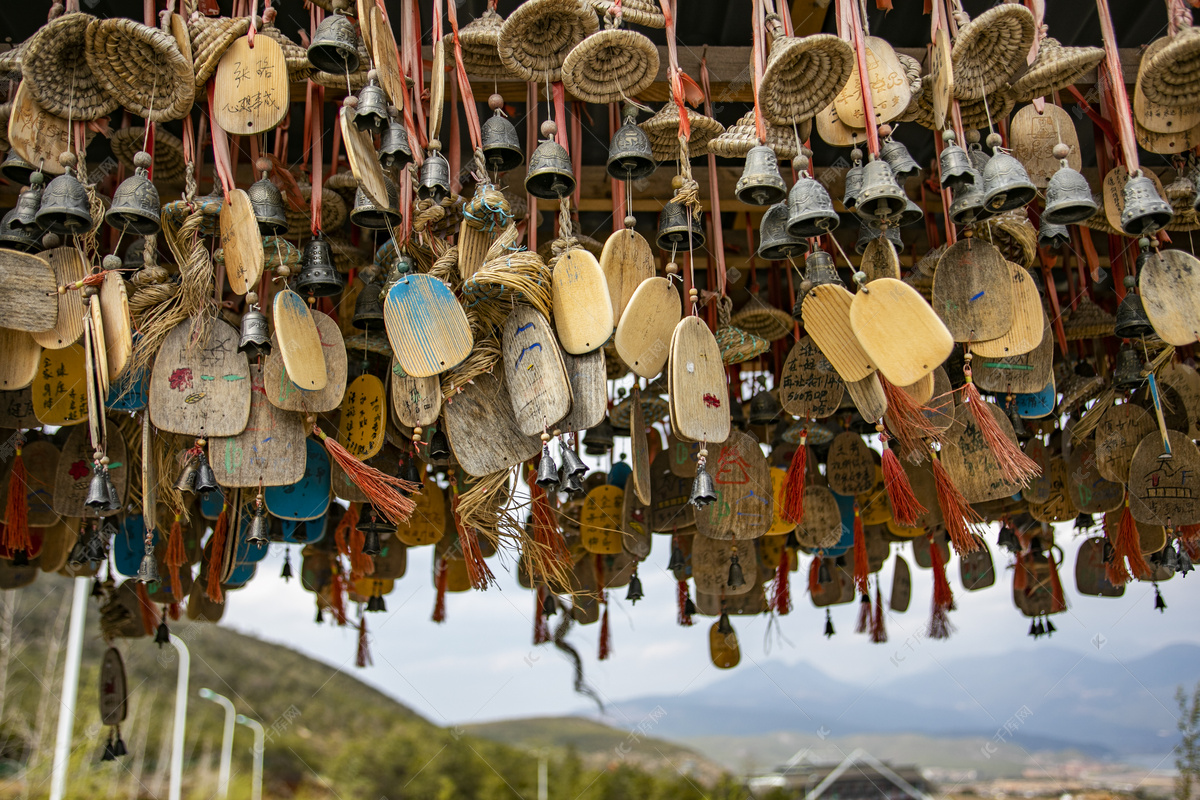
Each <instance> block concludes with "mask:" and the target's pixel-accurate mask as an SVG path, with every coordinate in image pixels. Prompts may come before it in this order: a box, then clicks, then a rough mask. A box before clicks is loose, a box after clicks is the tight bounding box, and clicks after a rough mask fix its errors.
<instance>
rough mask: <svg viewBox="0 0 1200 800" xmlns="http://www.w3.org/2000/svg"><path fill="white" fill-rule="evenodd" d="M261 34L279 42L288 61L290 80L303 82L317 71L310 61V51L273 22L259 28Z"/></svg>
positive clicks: (285, 59) (291, 81)
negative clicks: (286, 34)
mask: <svg viewBox="0 0 1200 800" xmlns="http://www.w3.org/2000/svg"><path fill="white" fill-rule="evenodd" d="M258 35H259V36H268V37H270V38H272V39H274V40H275V41H276V42H278V44H279V47H280V49H281V50H283V59H284V61H285V62H287V71H288V82H289V83H303V82H304V81H306V80H308V76H309V75H312V74H313V72H314V71H315V70H314V69H313V65H312V64H310V63H309V61H308V51H307V50H305V49H304V48H303V47H301V46H300V45H298V44H296V43H295V42H293V41H292V40H291V39H289V38H288V37H287V36H285V35H284V33H283V31H281V30H279V28H277V27H275V25H273V24H264V25H263V27H261V28H259V30H258Z"/></svg>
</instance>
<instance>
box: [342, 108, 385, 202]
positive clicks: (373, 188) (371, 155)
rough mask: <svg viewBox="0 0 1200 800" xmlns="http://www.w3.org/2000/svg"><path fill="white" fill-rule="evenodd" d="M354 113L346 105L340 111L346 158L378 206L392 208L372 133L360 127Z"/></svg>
mask: <svg viewBox="0 0 1200 800" xmlns="http://www.w3.org/2000/svg"><path fill="white" fill-rule="evenodd" d="M352 113H353V112H351V111H350V109H348V108H346V107H345V106H343V107H342V109H341V111H339V112H338V126H339V127H340V128H341V131H342V141H343V142H345V145H346V160H347V161H349V162H350V172H351V173H353V174H354V179H355V180H357V181H358V185H359V187H361V188H362V190H363V192H365V193H366V195H367V197H368V198H370V200H371V202H372V203H374V204H375V205H376V207H378V208H391V207H392V203H391V199H390V198H389V197H388V191H387V181H386V180H385V179H384V176H383V167H382V166H381V165H380V164H379V154H378V153H377V152H376V151H375V145H374V142H373V141H372V139H371V134H370V133H369V132H367V131H360V130H359V129H358V126H357V125H355V124H354V119H353V117H352V116H351V114H352Z"/></svg>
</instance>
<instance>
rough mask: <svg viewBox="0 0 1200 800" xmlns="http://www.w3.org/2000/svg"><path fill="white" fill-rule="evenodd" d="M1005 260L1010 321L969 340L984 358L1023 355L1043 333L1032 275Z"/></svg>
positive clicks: (1039, 341) (1039, 342)
mask: <svg viewBox="0 0 1200 800" xmlns="http://www.w3.org/2000/svg"><path fill="white" fill-rule="evenodd" d="M1049 107H1050V108H1057V106H1049ZM1026 108H1032V106H1026ZM1006 263H1007V264H1008V271H1009V274H1010V275H1011V276H1012V306H1013V314H1012V324H1011V325H1009V327H1008V330H1007V331H1005V332H1004V334H1003V335H1001V336H999V337H998V338H995V339H989V340H985V341H979V342H971V352H972V353H975V355H979V356H984V357H985V358H1004V357H1005V356H1019V355H1024V354H1025V353H1028V352H1029V351H1031V350H1033V349H1034V348H1035V347H1037V346H1038V345H1039V344H1041V343H1042V337H1043V336H1044V335H1045V328H1043V327H1042V323H1043V320H1044V315H1043V312H1042V298H1041V296H1040V295H1039V294H1038V290H1037V286H1035V285H1034V283H1033V277H1032V276H1031V275H1030V274H1029V273H1028V272H1027V271H1026V270H1025V268H1024V267H1022V266H1020V265H1019V264H1014V263H1012V262H1011V261H1008V262H1006Z"/></svg>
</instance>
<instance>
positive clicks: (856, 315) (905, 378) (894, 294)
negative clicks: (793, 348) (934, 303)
mask: <svg viewBox="0 0 1200 800" xmlns="http://www.w3.org/2000/svg"><path fill="white" fill-rule="evenodd" d="M936 279H937V278H936V275H935V278H934V280H936ZM850 327H851V328H852V329H853V330H854V335H855V336H856V337H857V339H858V342H859V344H860V345H861V346H862V349H863V351H864V352H866V354H867V357H868V358H870V359H871V361H872V362H873V363H875V364H876V365H877V366H878V367H879V371H880V372H882V373H883V376H884V377H885V378H887V379H888V381H889V382H891V383H893V384H895V385H896V386H908V385H909V384H913V383H916V382H917V381H919V380H920V379H921V378H923V377H925V376H926V375H928V374H929V373H930V372H932V371H933V370H934V369H936V368H937V367H939V366H940V365H941V364H942V362H943V361H945V360H946V358H947V357H948V356H949V355H950V352H951V351H952V350H954V338H953V337H952V336H951V335H950V331H949V330H948V329H947V328H946V326H945V325H944V324H943V323H942V321H941V320H940V319H938V315H937V314H935V313H934V312H933V309H932V308H930V307H929V304H928V303H926V302H925V298H923V297H921V295H920V294H919V293H918V292H917V290H916V289H914V288H912V287H911V286H909V285H908V284H907V283H904V282H903V281H900V280H897V279H895V278H880V279H878V280H875V281H872V282H871V283H870V284H868V285H867V286H864V287H863V288H862V289H861V290H859V292H858V294H856V295H854V298H853V301H852V303H851V305H850Z"/></svg>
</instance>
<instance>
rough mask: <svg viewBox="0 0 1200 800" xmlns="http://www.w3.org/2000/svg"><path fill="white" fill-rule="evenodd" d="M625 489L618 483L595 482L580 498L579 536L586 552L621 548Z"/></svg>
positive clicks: (600, 551)
mask: <svg viewBox="0 0 1200 800" xmlns="http://www.w3.org/2000/svg"><path fill="white" fill-rule="evenodd" d="M624 503H625V492H623V491H622V490H621V489H620V487H617V486H612V485H605V486H597V487H596V488H595V489H593V490H592V491H590V492H588V496H587V499H585V500H584V501H583V513H582V516H581V517H580V520H579V537H580V539H581V540H582V542H583V547H584V549H586V550H587V551H588V552H589V553H600V554H602V555H613V554H616V553H619V552H621V538H622V531H621V509H622V506H623V505H624Z"/></svg>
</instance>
